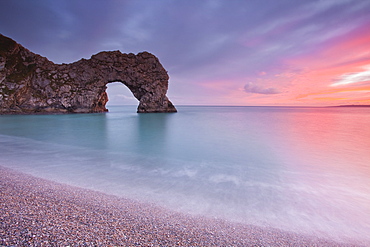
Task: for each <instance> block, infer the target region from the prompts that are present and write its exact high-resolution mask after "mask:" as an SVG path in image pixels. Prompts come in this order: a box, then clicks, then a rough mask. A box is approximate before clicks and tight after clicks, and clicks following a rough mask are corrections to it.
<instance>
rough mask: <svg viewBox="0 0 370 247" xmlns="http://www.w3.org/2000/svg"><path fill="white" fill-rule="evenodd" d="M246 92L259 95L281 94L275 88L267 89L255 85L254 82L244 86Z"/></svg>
mask: <svg viewBox="0 0 370 247" xmlns="http://www.w3.org/2000/svg"><path fill="white" fill-rule="evenodd" d="M244 91H245V92H247V93H257V94H279V93H280V92H279V90H277V89H276V88H273V87H269V88H265V87H263V86H260V85H255V84H254V83H252V82H248V83H247V84H245V85H244Z"/></svg>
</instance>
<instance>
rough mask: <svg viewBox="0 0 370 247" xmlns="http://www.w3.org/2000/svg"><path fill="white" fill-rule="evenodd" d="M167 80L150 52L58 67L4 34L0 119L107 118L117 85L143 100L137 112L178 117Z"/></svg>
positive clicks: (110, 55) (112, 53)
mask: <svg viewBox="0 0 370 247" xmlns="http://www.w3.org/2000/svg"><path fill="white" fill-rule="evenodd" d="M168 79H169V77H168V74H167V71H166V70H165V69H164V68H163V66H162V65H161V64H160V62H159V60H158V58H157V57H155V56H154V55H152V54H150V53H148V52H142V53H139V54H137V55H134V54H132V53H130V54H122V53H121V52H120V51H108V52H107V51H105V52H100V53H98V54H96V55H93V56H92V57H91V58H90V59H81V60H79V61H77V62H74V63H71V64H55V63H53V62H51V61H49V60H48V59H47V58H45V57H42V56H40V55H37V54H34V53H32V52H30V51H29V50H27V49H26V48H24V47H23V46H21V45H20V44H17V43H16V42H15V41H14V40H12V39H10V38H8V37H5V36H3V35H1V34H0V114H34V113H93V112H106V111H108V110H107V108H106V107H105V104H106V103H107V101H108V96H107V93H106V88H107V87H106V85H107V84H108V83H110V82H117V81H118V82H122V83H123V84H124V85H126V86H127V87H128V88H129V89H130V90H131V92H132V93H133V95H134V96H135V97H136V98H137V99H138V100H139V106H138V108H137V112H139V113H144V112H176V108H175V107H174V106H173V104H172V103H171V102H170V101H169V99H168V98H167V96H166V93H167V89H168Z"/></svg>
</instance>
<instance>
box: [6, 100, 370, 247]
mask: <svg viewBox="0 0 370 247" xmlns="http://www.w3.org/2000/svg"><path fill="white" fill-rule="evenodd" d="M178 110H179V112H178V113H172V114H162V113H160V114H137V113H135V112H136V106H124V107H110V112H109V113H106V114H75V115H37V116H36V115H33V116H0V164H2V165H4V166H7V167H11V168H14V169H17V170H20V171H23V172H26V173H30V174H33V175H36V176H39V177H44V178H48V179H52V180H56V181H59V182H64V183H69V184H73V185H77V186H81V187H85V188H90V189H94V190H99V191H103V192H105V193H108V194H114V195H119V196H124V197H128V198H135V199H139V200H143V201H149V202H154V203H157V204H159V205H161V206H164V207H168V208H171V209H174V210H178V211H181V212H187V213H190V214H199V215H207V216H211V217H218V218H225V219H229V220H233V221H238V222H243V223H247V224H254V225H260V226H271V227H276V228H280V229H284V230H290V231H295V232H301V233H307V234H315V235H318V236H324V237H328V238H331V239H336V240H349V241H363V243H365V244H370V234H369V232H370V108H286V107H189V106H187V107H185V106H183V107H178Z"/></svg>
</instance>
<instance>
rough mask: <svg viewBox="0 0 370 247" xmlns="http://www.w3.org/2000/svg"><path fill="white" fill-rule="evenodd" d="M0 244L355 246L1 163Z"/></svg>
mask: <svg viewBox="0 0 370 247" xmlns="http://www.w3.org/2000/svg"><path fill="white" fill-rule="evenodd" d="M0 246H360V245H355V244H348V243H337V242H334V241H331V240H327V239H321V238H317V237H314V236H305V235H300V234H296V233H290V232H284V231H281V230H277V229H271V228H263V227H257V226H251V225H244V224H238V223H232V222H227V221H223V220H219V219H210V218H205V217H196V216H190V215H185V214H182V213H178V212H173V211H170V210H167V209H164V208H161V207H158V206H155V205H151V204H147V203H141V202H137V201H133V200H129V199H125V198H120V197H116V196H111V195H107V194H104V193H101V192H96V191H92V190H87V189H82V188H78V187H73V186H69V185H65V184H60V183H56V182H53V181H49V180H45V179H41V178H37V177H34V176H31V175H27V174H24V173H20V172H17V171H14V170H11V169H9V168H5V167H2V166H0Z"/></svg>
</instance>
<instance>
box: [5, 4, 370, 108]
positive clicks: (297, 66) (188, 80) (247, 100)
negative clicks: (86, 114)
mask: <svg viewBox="0 0 370 247" xmlns="http://www.w3.org/2000/svg"><path fill="white" fill-rule="evenodd" d="M0 33H1V34H3V35H5V36H8V37H10V38H12V39H14V40H15V41H17V42H18V43H20V44H21V45H23V46H24V47H26V48H28V49H29V50H31V51H33V52H35V53H38V54H40V55H42V56H44V57H47V58H48V59H49V60H51V61H53V62H55V63H71V62H75V61H77V60H79V59H81V58H87V59H88V58H90V57H91V55H93V54H96V53H98V52H100V51H111V50H120V51H121V52H123V53H135V54H137V53H139V52H142V51H148V52H150V53H153V54H154V55H156V56H157V57H158V58H159V60H160V62H161V63H162V65H163V66H164V68H165V69H166V70H167V71H168V74H169V76H170V80H169V90H168V94H167V95H168V97H169V98H170V100H171V101H172V102H173V103H174V104H175V105H240V106H259V105H262V106H270V105H272V106H330V105H347V104H370V1H369V0H352V1H351V0H299V1H297V0H126V1H125V0H104V1H103V0H59V1H58V0H57V1H50V0H32V1H29V0H11V1H10V0H0ZM108 96H109V99H110V101H109V102H108V104H137V100H136V99H134V97H133V96H132V94H131V93H130V92H129V90H128V89H127V88H126V87H125V86H124V85H123V84H120V83H113V84H110V85H109V87H108Z"/></svg>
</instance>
